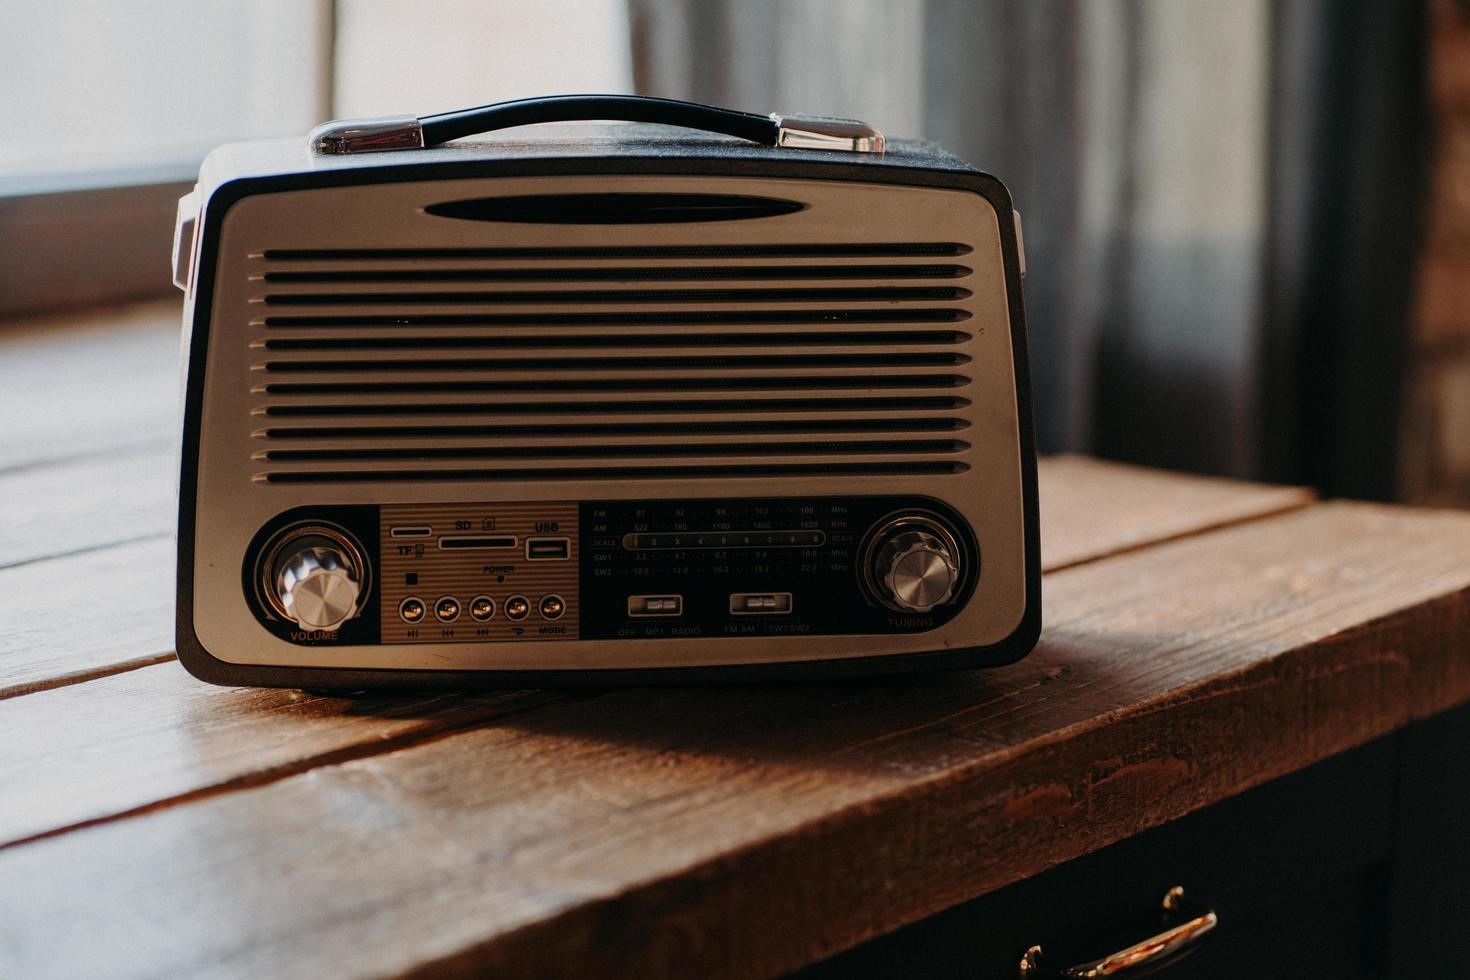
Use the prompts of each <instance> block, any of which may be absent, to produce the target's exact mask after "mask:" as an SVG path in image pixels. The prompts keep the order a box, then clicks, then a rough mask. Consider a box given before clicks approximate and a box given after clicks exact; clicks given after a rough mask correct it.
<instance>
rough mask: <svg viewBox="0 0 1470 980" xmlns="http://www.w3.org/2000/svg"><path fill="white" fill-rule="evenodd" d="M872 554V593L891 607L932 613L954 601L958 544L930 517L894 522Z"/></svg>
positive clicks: (869, 574) (882, 532) (876, 537)
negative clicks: (935, 609)
mask: <svg viewBox="0 0 1470 980" xmlns="http://www.w3.org/2000/svg"><path fill="white" fill-rule="evenodd" d="M868 554H869V560H868V563H867V569H866V572H867V581H868V586H869V589H870V590H871V591H872V592H873V593H874V596H875V598H877V599H878V601H879V602H882V603H883V604H884V605H885V606H888V607H889V608H890V609H898V610H904V611H908V612H928V611H929V610H931V609H933V608H935V607H936V606H942V605H944V604H945V603H947V602H950V601H952V600H953V599H954V595H955V591H956V589H958V588H959V584H960V576H961V557H960V549H959V545H958V543H957V542H956V541H955V538H954V535H953V534H952V533H950V531H949V529H948V528H946V527H945V526H944V525H942V524H940V523H939V522H938V521H936V520H933V519H931V518H929V517H926V516H922V515H913V516H908V517H900V518H896V519H894V520H891V521H889V522H888V523H887V524H885V525H884V526H883V527H881V528H879V529H878V531H877V532H876V533H875V534H874V535H873V537H872V539H871V544H870V546H869V549H868Z"/></svg>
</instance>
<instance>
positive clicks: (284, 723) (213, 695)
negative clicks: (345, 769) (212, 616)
mask: <svg viewBox="0 0 1470 980" xmlns="http://www.w3.org/2000/svg"><path fill="white" fill-rule="evenodd" d="M77 695H81V696H80V697H78V696H77ZM587 696H588V695H586V694H583V695H580V697H582V698H586V697H587ZM553 699H557V700H563V701H575V700H577V698H576V697H574V696H568V695H557V694H552V693H546V692H528V691H511V692H488V693H479V694H474V695H466V694H455V693H444V694H437V695H421V696H417V697H373V698H363V699H359V700H353V701H349V700H345V699H342V698H330V697H321V696H317V695H312V694H307V693H304V692H301V691H280V690H261V689H248V688H243V689H242V688H222V687H213V686H211V685H207V684H200V683H198V682H197V681H195V680H194V679H193V678H192V677H190V676H188V674H186V673H185V672H184V671H183V670H181V669H180V668H179V667H178V666H177V665H174V664H159V665H157V666H150V667H145V668H143V669H140V670H134V671H131V672H129V673H125V674H117V675H114V676H111V677H106V678H103V679H101V680H99V681H96V682H94V683H90V684H84V685H81V686H79V687H75V688H62V689H60V690H54V691H47V692H44V693H41V694H38V695H37V696H35V697H29V698H23V699H21V700H20V701H17V702H15V703H12V704H9V705H7V706H6V707H5V709H4V710H3V711H0V745H4V746H5V762H4V763H0V767H3V769H4V771H5V774H4V777H3V779H0V784H3V785H4V786H6V787H13V788H15V789H16V790H20V791H23V793H24V805H14V806H0V844H7V843H12V842H14V841H16V840H19V839H23V838H26V837H29V836H33V835H37V834H44V833H47V832H50V831H52V830H54V829H56V828H60V827H68V826H75V825H78V824H84V823H86V822H88V821H89V820H95V819H98V818H102V817H110V816H115V815H117V814H119V813H128V812H133V811H138V810H142V809H145V808H147V807H149V806H153V805H156V804H157V803H158V802H159V801H162V800H178V799H182V798H186V797H191V796H197V795H199V794H200V793H203V792H205V791H213V792H217V791H220V790H222V789H226V788H238V787H241V786H245V785H253V784H258V783H261V782H266V781H268V780H272V779H279V778H281V777H283V776H285V775H289V774H290V773H294V772H300V771H303V770H305V769H309V768H311V767H312V766H315V765H321V764H324V763H328V762H340V761H342V760H344V759H347V758H352V757H354V756H357V755H367V754H372V753H377V752H387V751H391V750H393V749H395V748H401V747H403V746H404V745H407V744H410V743H412V742H414V741H421V740H423V739H425V738H428V737H430V736H432V735H434V734H436V733H440V732H443V731H446V730H448V729H451V728H455V727H463V726H464V725H466V724H468V723H470V722H485V721H487V720H490V719H495V718H500V719H504V718H506V717H509V716H510V715H512V714H514V713H516V712H521V711H526V710H528V709H529V708H531V707H534V706H536V705H538V704H542V703H545V702H547V701H550V700H553ZM79 711H80V714H79V713H78V712H79ZM186 760H187V761H186ZM6 795H9V794H8V793H0V799H3V798H4V796H6ZM16 802H18V800H16Z"/></svg>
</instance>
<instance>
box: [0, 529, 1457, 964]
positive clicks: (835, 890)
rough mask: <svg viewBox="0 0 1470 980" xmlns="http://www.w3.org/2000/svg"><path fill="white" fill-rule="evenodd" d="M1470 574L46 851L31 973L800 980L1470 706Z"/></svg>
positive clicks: (1297, 594)
mask: <svg viewBox="0 0 1470 980" xmlns="http://www.w3.org/2000/svg"><path fill="white" fill-rule="evenodd" d="M1467 553H1470V515H1462V514H1434V513H1416V512H1405V511H1401V510H1396V509H1391V508H1383V507H1375V506H1369V505H1350V504H1327V505H1320V506H1316V507H1312V508H1309V509H1306V510H1302V511H1298V512H1295V513H1291V514H1286V515H1283V516H1280V517H1277V518H1273V519H1270V520H1265V521H1260V522H1255V523H1251V524H1247V525H1243V526H1238V527H1231V528H1227V529H1222V530H1219V531H1216V532H1212V533H1209V534H1205V535H1200V536H1196V537H1190V538H1187V539H1184V540H1181V541H1176V542H1173V543H1169V544H1165V545H1161V546H1158V547H1154V548H1149V549H1145V550H1141V551H1136V552H1133V553H1130V554H1126V555H1122V556H1118V557H1115V558H1111V559H1109V560H1106V561H1101V562H1096V563H1092V564H1088V565H1084V566H1081V567H1077V568H1073V569H1070V570H1067V571H1064V572H1060V573H1057V574H1054V575H1051V576H1049V577H1048V580H1047V589H1048V593H1047V602H1048V606H1047V631H1046V634H1045V636H1044V638H1043V643H1042V646H1041V648H1040V649H1038V651H1037V652H1036V653H1035V654H1034V655H1033V656H1032V657H1030V658H1028V659H1027V660H1025V661H1022V662H1021V663H1020V664H1017V665H1014V666H1013V667H1010V668H1005V669H1000V670H995V671H970V672H961V673H955V674H943V675H929V676H924V677H917V678H908V679H889V680H883V681H872V682H865V683H850V684H825V685H802V686H785V687H775V686H772V687H760V688H755V687H741V688H713V689H699V690H693V689H691V690H665V691H649V690H623V691H615V692H609V693H606V694H603V695H601V696H597V697H592V698H590V699H587V700H584V701H580V702H577V703H575V704H570V703H563V702H560V701H551V702H549V703H547V704H545V705H544V706H542V707H540V708H538V709H536V710H533V711H528V712H526V713H523V714H519V715H516V716H514V717H510V718H507V719H504V720H503V721H501V722H500V723H497V724H494V725H490V726H486V727H483V728H477V729H474V730H470V731H465V732H460V733H456V734H453V735H450V736H447V737H444V738H439V739H436V740H434V741H431V742H429V743H428V744H423V745H418V746H415V747H412V748H409V749H405V750H402V751H397V752H392V753H389V754H385V755H381V756H375V757H372V758H366V759H357V760H353V761H350V762H347V763H344V764H340V765H329V766H321V767H318V768H314V769H312V770H310V771H308V772H305V773H302V774H298V775H293V776H290V777H288V778H284V779H280V780H278V781H275V782H272V783H270V784H268V785H265V786H260V787H257V788H253V789H247V790H242V791H240V792H234V793H226V794H218V795H212V796H210V797H208V798H206V799H203V800H200V801H198V802H194V803H191V804H190V805H187V806H178V807H170V808H166V809H162V810H157V811H154V812H151V813H148V814H145V815H142V816H139V817H136V818H134V819H128V820H120V821H114V822H110V823H106V824H103V825H99V826H96V827H92V828H89V829H85V830H80V831H75V832H72V833H67V834H64V835H61V836H57V837H51V838H47V839H44V840H40V841H35V842H32V843H27V844H21V845H17V846H14V847H11V848H8V849H5V850H3V851H0V973H3V974H12V973H13V974H15V975H27V976H29V975H45V974H52V975H67V974H69V975H75V974H78V973H82V974H86V973H98V972H107V973H109V974H111V975H130V974H137V973H142V972H148V973H188V974H211V973H214V974H219V973H225V972H231V973H240V972H250V973H270V974H288V975H292V974H294V975H307V974H313V973H320V972H322V971H331V972H333V973H342V972H372V973H384V972H394V971H399V970H405V969H412V968H423V967H425V966H428V965H432V966H435V967H438V968H440V969H443V970H445V971H447V972H454V973H469V972H475V971H482V970H491V971H500V972H508V973H517V974H520V973H532V974H541V973H544V974H547V975H563V974H567V975H569V974H573V973H576V974H586V973H589V972H593V973H597V974H603V973H622V974H629V975H639V976H662V975H676V974H677V975H686V974H699V975H716V976H719V975H732V974H737V973H738V974H740V975H759V974H768V973H775V972H779V971H782V970H785V969H789V968H791V967H794V966H796V965H799V964H801V963H803V962H807V961H810V960H812V959H815V958H818V957H820V956H823V955H827V954H830V953H832V952H834V951H837V950H839V949H841V948H844V947H846V946H849V945H851V944H853V943H856V942H858V941H860V940H862V939H864V938H867V937H869V936H871V935H874V934H876V933H879V932H882V931H887V930H890V929H893V928H895V927H897V926H898V925H901V924H903V923H905V922H908V921H912V920H914V919H916V918H918V917H921V916H923V915H925V914H928V913H931V912H933V911H936V910H938V909H939V908H942V907H946V906H948V905H952V904H954V903H956V902H959V901H961V900H964V899H966V898H969V897H972V896H974V895H977V894H981V893H983V892H985V891H988V890H991V889H994V888H997V887H1000V886H1002V885H1004V884H1007V883H1009V882H1012V881H1015V880H1017V879H1019V878H1022V877H1025V876H1027V875H1030V874H1032V873H1034V872H1036V871H1038V870H1040V869H1042V868H1044V867H1048V866H1050V865H1052V864H1055V863H1058V862H1060V861H1064V860H1067V859H1069V858H1071V857H1074V856H1076V855H1078V854H1081V853H1084V852H1087V851H1090V850H1093V849H1095V848H1097V847H1100V846H1102V845H1104V844H1106V843H1109V842H1111V841H1114V840H1117V839H1120V838H1122V837H1125V836H1129V835H1131V834H1133V833H1136V832H1138V831H1140V830H1142V829H1145V828H1147V827H1150V826H1154V825H1156V824H1159V823H1161V822H1164V821H1166V820H1168V819H1171V818H1173V817H1175V816H1178V815H1180V814H1182V813H1184V812H1187V811H1189V810H1191V809H1195V808H1197V807H1200V806H1203V805H1205V804H1207V803H1209V802H1212V801H1214V800H1216V799H1220V798H1222V797H1224V796H1227V795H1230V794H1233V793H1235V792H1238V791H1240V790H1242V789H1245V788H1247V787H1250V786H1253V785H1256V784H1258V783H1260V782H1262V781H1265V780H1267V779H1270V778H1272V777H1273V776H1276V775H1280V774H1283V773H1285V772H1289V771H1293V770H1295V769H1298V768H1301V767H1303V766H1305V765H1308V764H1310V763H1311V762H1314V761H1317V760H1318V759H1321V758H1324V757H1326V756H1328V755H1331V754H1333V753H1335V752H1338V751H1341V750H1343V749H1346V748H1348V747H1351V746H1354V745H1358V744H1361V743H1363V742H1365V741H1367V740H1369V739H1370V738H1372V737H1375V736H1377V735H1379V734H1382V733H1384V732H1386V731H1388V730H1391V729H1392V728H1394V727H1395V726H1398V725H1401V724H1403V723H1404V722H1405V721H1407V720H1408V719H1410V718H1415V717H1422V716H1424V715H1427V714H1429V713H1432V712H1434V711H1436V710H1440V709H1442V708H1444V707H1447V706H1449V705H1451V704H1454V703H1458V702H1460V701H1463V700H1465V699H1467V698H1470V662H1467V661H1466V659H1465V657H1464V650H1465V649H1466V642H1467V639H1470V565H1467V563H1466V562H1465V560H1464V555H1465V554H1467ZM86 686H94V685H86ZM58 693H59V692H58ZM38 697H39V695H38ZM12 703H13V702H12ZM186 733H187V729H185V730H184V731H183V732H181V733H180V735H179V737H180V739H181V741H182V742H183V749H182V751H191V750H192V751H199V747H198V746H190V745H189V742H188V736H187V734H186ZM13 783H14V781H13V780H11V779H0V785H13Z"/></svg>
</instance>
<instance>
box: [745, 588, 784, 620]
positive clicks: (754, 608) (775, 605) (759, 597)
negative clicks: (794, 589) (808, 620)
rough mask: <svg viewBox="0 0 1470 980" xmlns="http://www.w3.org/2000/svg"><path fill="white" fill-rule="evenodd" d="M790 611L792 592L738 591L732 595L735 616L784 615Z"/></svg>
mask: <svg viewBox="0 0 1470 980" xmlns="http://www.w3.org/2000/svg"><path fill="white" fill-rule="evenodd" d="M789 612H791V593H790V592H736V593H734V594H733V595H731V596H730V614H731V615H733V616H784V615H786V614H787V613H789Z"/></svg>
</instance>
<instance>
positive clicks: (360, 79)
mask: <svg viewBox="0 0 1470 980" xmlns="http://www.w3.org/2000/svg"><path fill="white" fill-rule="evenodd" d="M631 87H632V69H631V59H630V54H629V43H628V26H627V14H626V10H625V4H624V2H623V0H540V2H537V3H522V2H517V0H424V2H417V3H413V4H405V3H400V2H393V0H337V2H335V3H333V2H332V0H222V2H218V3H197V2H190V0H129V2H127V3H116V2H111V0H74V2H68V3H64V4H61V3H55V2H52V0H8V2H7V3H5V4H4V5H3V6H0V132H4V133H6V134H7V139H6V140H5V141H4V142H3V143H0V251H3V253H4V255H5V259H6V261H4V262H0V315H10V314H14V313H17V312H22V311H28V310H40V309H45V308H50V307H57V306H69V305H81V304H88V303H95V302H100V301H105V300H117V299H125V298H132V297H141V296H148V295H157V294H159V293H161V292H164V291H166V290H167V289H169V288H170V286H169V281H170V277H169V273H168V252H169V247H170V244H171V242H170V235H171V231H172V225H173V218H174V207H175V202H176V201H177V200H178V198H179V197H180V196H181V195H182V194H184V193H186V192H187V191H188V189H189V187H190V185H192V183H193V181H194V177H195V175H196V173H197V172H198V167H199V162H200V160H201V159H203V157H204V155H205V154H206V153H207V152H208V151H209V150H210V149H211V148H213V147H214V146H216V145H218V144H220V143H225V142H230V141H234V140H241V139H254V138H262V137H271V136H288V135H289V136H304V135H305V133H306V131H307V130H308V129H310V128H311V126H312V125H314V124H315V123H317V122H320V121H322V120H324V119H328V118H333V117H342V116H361V115H367V116H373V115H390V114H398V113H403V112H416V113H420V114H425V113H429V112H434V111H441V110H445V109H456V108H463V107H465V106H468V105H476V104H483V103H485V102H493V101H498V100H500V99H508V98H518V97H523V96H528V95H541V94H547V93H553V92H568V91H630V90H631Z"/></svg>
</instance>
